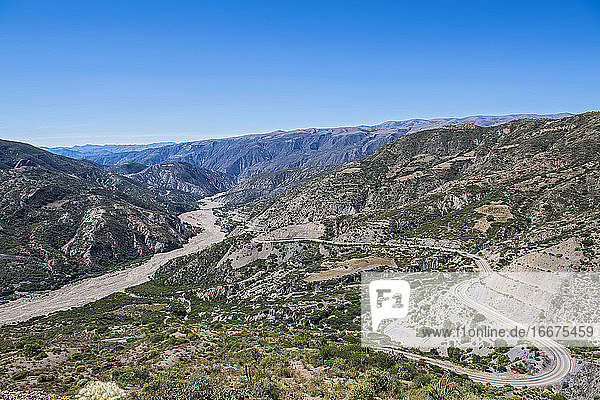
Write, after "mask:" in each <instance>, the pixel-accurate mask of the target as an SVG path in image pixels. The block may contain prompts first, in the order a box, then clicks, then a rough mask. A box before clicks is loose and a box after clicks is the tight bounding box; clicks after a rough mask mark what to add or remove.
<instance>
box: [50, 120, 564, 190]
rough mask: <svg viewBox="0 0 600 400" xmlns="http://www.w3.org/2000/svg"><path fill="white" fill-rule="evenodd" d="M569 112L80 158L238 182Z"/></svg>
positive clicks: (256, 137) (120, 149) (311, 132)
mask: <svg viewBox="0 0 600 400" xmlns="http://www.w3.org/2000/svg"><path fill="white" fill-rule="evenodd" d="M568 115H570V114H567V113H563V114H549V115H538V114H513V115H503V116H471V117H465V118H438V119H431V120H425V119H411V120H406V121H390V122H385V123H382V124H379V125H374V126H357V127H342V128H324V129H317V128H311V129H298V130H293V131H285V132H284V131H276V132H271V133H265V134H252V135H245V136H239V137H233V138H223V139H209V140H201V141H195V142H186V143H177V144H169V145H165V146H160V144H154V145H148V147H149V148H146V149H137V150H135V151H131V149H130V148H129V147H128V146H118V145H114V146H109V147H102V146H101V151H100V152H98V151H94V152H87V153H85V156H84V157H83V158H87V159H89V160H91V161H94V162H97V163H99V164H104V165H118V164H122V163H126V162H135V163H140V164H144V165H154V164H160V163H163V162H166V161H180V162H187V163H190V164H193V165H195V166H197V167H201V168H206V169H210V170H215V171H219V172H223V173H227V174H229V175H232V176H233V177H235V178H236V179H237V180H238V181H241V180H243V179H246V178H248V177H250V176H252V175H255V174H257V173H261V172H265V171H279V170H284V169H289V168H301V167H313V166H325V165H333V164H340V163H343V162H347V161H350V160H353V159H355V158H359V157H363V156H366V155H369V154H372V153H374V152H375V151H376V150H377V149H378V148H380V147H381V146H383V145H384V144H387V143H390V142H392V141H394V140H396V139H398V138H400V137H401V136H404V135H406V134H409V133H413V132H417V131H420V130H425V129H431V128H437V127H440V126H446V125H460V124H475V125H479V126H491V125H498V124H502V123H505V122H508V121H513V120H516V119H522V118H534V119H537V118H553V119H555V118H561V117H565V116H568ZM84 147H85V146H84ZM92 147H93V148H94V149H96V147H94V146H92ZM111 149H114V150H113V151H111ZM49 150H50V151H53V152H55V153H57V154H63V155H68V156H72V154H73V153H72V152H73V151H78V152H79V153H81V154H83V152H82V151H81V147H73V148H52V149H49Z"/></svg>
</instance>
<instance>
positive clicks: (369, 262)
mask: <svg viewBox="0 0 600 400" xmlns="http://www.w3.org/2000/svg"><path fill="white" fill-rule="evenodd" d="M383 265H386V266H395V265H396V263H395V262H394V260H392V259H391V258H382V257H363V258H352V259H350V260H346V261H342V262H336V263H332V262H325V263H323V266H324V267H329V269H328V270H326V271H321V272H317V273H314V274H311V275H309V276H308V277H307V278H306V279H305V280H306V281H307V282H319V281H326V280H328V279H334V278H339V277H341V276H345V275H351V274H354V273H357V272H363V271H368V270H370V269H373V268H375V267H379V266H383Z"/></svg>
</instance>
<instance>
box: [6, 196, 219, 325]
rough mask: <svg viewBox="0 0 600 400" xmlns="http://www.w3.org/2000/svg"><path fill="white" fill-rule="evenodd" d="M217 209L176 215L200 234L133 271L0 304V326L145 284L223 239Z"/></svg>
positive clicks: (207, 205)
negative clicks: (165, 268)
mask: <svg viewBox="0 0 600 400" xmlns="http://www.w3.org/2000/svg"><path fill="white" fill-rule="evenodd" d="M219 206H220V204H219V203H214V202H212V201H206V202H205V204H204V206H202V208H200V209H199V210H196V211H191V212H188V213H184V214H181V215H180V216H179V219H181V220H182V221H183V222H187V223H189V224H191V225H195V226H201V227H202V228H203V231H202V232H201V233H200V234H198V235H196V236H194V237H192V238H191V239H190V240H189V242H188V243H186V244H185V245H184V246H183V247H181V248H179V249H176V250H173V251H169V252H166V253H158V254H155V255H154V256H152V258H150V259H149V260H148V261H146V262H145V263H143V264H141V265H139V266H137V267H134V268H129V269H126V270H122V271H117V272H113V273H109V274H106V275H102V276H98V277H96V278H89V279H85V280H82V281H79V282H75V283H72V284H69V285H66V286H63V287H62V288H60V289H57V290H54V291H52V292H49V293H47V294H45V295H43V296H40V297H36V298H33V299H26V298H22V299H19V300H14V301H11V302H8V303H6V304H3V305H0V325H5V324H9V323H14V322H21V321H26V320H28V319H30V318H32V317H38V316H43V315H48V314H51V313H53V312H56V311H62V310H68V309H70V308H72V307H79V306H82V305H85V304H87V303H90V302H92V301H96V300H99V299H101V298H103V297H106V296H108V295H110V294H113V293H116V292H122V291H124V290H125V289H127V288H128V287H131V286H135V285H138V284H140V283H144V282H147V281H148V280H149V279H150V277H151V276H152V274H154V272H155V271H156V270H157V269H158V268H159V267H160V266H161V265H163V264H164V263H166V262H167V261H169V260H171V259H173V258H176V257H180V256H183V255H187V254H191V253H195V252H198V251H200V250H202V249H204V248H206V247H208V246H210V245H211V244H213V243H217V242H220V241H221V240H223V239H224V238H225V234H224V233H223V232H221V229H220V227H219V226H218V225H217V224H216V218H215V216H214V214H213V212H212V210H213V208H216V207H219Z"/></svg>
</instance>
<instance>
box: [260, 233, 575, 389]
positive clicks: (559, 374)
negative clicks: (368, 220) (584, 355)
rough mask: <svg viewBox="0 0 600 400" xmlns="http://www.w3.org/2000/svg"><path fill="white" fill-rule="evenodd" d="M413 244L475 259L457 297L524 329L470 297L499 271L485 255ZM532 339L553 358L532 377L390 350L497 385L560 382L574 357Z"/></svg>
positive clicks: (456, 288) (563, 349) (550, 342)
mask: <svg viewBox="0 0 600 400" xmlns="http://www.w3.org/2000/svg"><path fill="white" fill-rule="evenodd" d="M254 241H255V242H258V243H275V242H292V241H312V242H316V243H326V244H333V245H342V246H364V245H370V244H371V243H363V242H336V241H330V240H321V239H306V238H287V239H272V240H259V239H255V240H254ZM387 245H388V246H394V247H401V248H407V247H409V246H406V245H401V244H394V243H392V244H387ZM412 246H413V247H421V248H429V249H435V250H441V251H448V252H454V253H458V254H461V255H463V256H465V257H469V258H471V259H473V260H474V261H475V263H476V265H477V266H478V267H479V269H480V270H481V275H480V277H479V278H477V279H471V280H468V281H464V282H461V283H460V284H458V285H456V286H454V287H453V288H452V289H451V290H452V293H453V294H454V296H456V298H458V299H459V300H460V301H461V302H462V303H463V304H465V305H467V306H469V307H471V308H474V309H475V310H477V311H479V312H480V313H481V314H483V315H485V316H486V317H488V318H490V319H492V320H496V321H498V322H500V323H502V324H505V325H506V326H507V327H510V328H513V327H515V326H517V327H523V328H525V327H524V326H523V325H521V324H520V323H518V322H516V321H513V320H511V319H510V318H508V317H506V316H504V315H502V314H501V313H500V312H498V311H497V310H495V309H494V308H492V307H490V306H488V305H486V304H484V303H479V302H477V301H475V300H474V299H472V298H470V297H469V296H468V290H469V288H471V286H473V285H474V284H475V283H480V282H481V281H480V279H481V278H486V277H489V276H492V275H493V274H496V273H495V272H494V271H493V270H492V268H491V267H490V265H489V263H488V262H487V261H486V260H485V259H484V258H482V257H480V256H478V255H476V254H471V253H467V252H465V251H462V250H458V249H455V248H449V247H438V246H426V245H416V244H415V245H412ZM531 341H532V342H533V343H534V344H535V345H536V346H537V347H538V348H540V349H541V350H543V351H544V352H545V353H546V354H548V356H549V357H550V358H551V360H552V366H551V368H549V369H548V370H546V371H543V372H541V373H539V374H537V375H533V376H529V375H508V374H490V373H485V372H480V371H473V370H470V369H467V368H464V367H461V366H458V365H455V364H452V363H451V362H449V361H444V360H438V359H434V358H430V357H425V356H421V355H418V354H414V353H410V352H406V351H399V350H397V349H390V350H391V351H394V352H396V353H401V354H403V355H405V356H406V357H408V358H411V359H414V360H423V361H426V362H428V363H430V364H433V365H437V366H439V367H441V368H445V369H449V370H452V371H454V372H457V373H460V374H465V375H468V376H469V377H470V378H471V379H472V380H473V381H475V382H481V383H490V384H492V385H495V386H504V385H512V386H515V387H522V386H528V387H533V386H548V385H551V384H553V383H557V382H560V381H561V380H562V379H563V378H564V377H565V376H566V375H567V374H568V373H569V372H570V371H571V369H572V368H573V359H572V357H571V354H570V352H569V350H568V349H567V348H566V347H564V346H562V345H560V344H558V343H556V342H554V341H553V340H550V339H540V338H537V339H531Z"/></svg>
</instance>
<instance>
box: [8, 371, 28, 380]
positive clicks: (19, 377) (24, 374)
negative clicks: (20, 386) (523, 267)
mask: <svg viewBox="0 0 600 400" xmlns="http://www.w3.org/2000/svg"><path fill="white" fill-rule="evenodd" d="M11 378H12V379H13V380H14V381H21V380H23V379H25V378H27V372H25V371H17V372H15V373H13V374H12V375H11Z"/></svg>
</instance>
